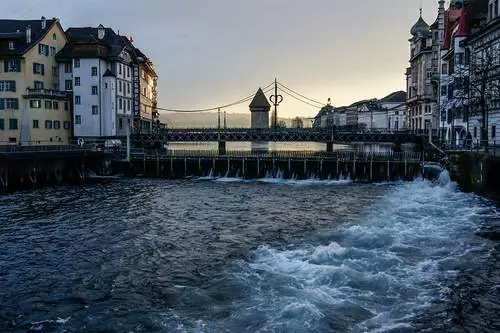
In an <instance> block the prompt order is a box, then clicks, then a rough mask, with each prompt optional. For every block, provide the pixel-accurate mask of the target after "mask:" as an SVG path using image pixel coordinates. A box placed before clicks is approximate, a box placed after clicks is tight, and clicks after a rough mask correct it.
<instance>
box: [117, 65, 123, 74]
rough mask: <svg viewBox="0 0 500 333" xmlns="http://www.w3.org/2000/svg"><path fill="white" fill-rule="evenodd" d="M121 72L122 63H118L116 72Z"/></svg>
mask: <svg viewBox="0 0 500 333" xmlns="http://www.w3.org/2000/svg"><path fill="white" fill-rule="evenodd" d="M121 73H122V64H118V74H121Z"/></svg>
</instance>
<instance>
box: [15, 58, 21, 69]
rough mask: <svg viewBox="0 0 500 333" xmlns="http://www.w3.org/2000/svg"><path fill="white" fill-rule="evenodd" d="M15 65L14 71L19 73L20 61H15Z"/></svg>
mask: <svg viewBox="0 0 500 333" xmlns="http://www.w3.org/2000/svg"><path fill="white" fill-rule="evenodd" d="M15 63H16V71H17V72H20V71H21V60H19V59H17V60H15Z"/></svg>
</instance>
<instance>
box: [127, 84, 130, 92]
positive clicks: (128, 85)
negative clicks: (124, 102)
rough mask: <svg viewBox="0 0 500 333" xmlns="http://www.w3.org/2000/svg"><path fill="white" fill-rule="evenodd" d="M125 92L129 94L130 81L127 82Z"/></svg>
mask: <svg viewBox="0 0 500 333" xmlns="http://www.w3.org/2000/svg"><path fill="white" fill-rule="evenodd" d="M127 94H130V83H127Z"/></svg>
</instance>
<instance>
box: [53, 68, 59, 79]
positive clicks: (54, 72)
mask: <svg viewBox="0 0 500 333" xmlns="http://www.w3.org/2000/svg"><path fill="white" fill-rule="evenodd" d="M57 74H58V73H57V67H56V66H52V76H54V77H57Z"/></svg>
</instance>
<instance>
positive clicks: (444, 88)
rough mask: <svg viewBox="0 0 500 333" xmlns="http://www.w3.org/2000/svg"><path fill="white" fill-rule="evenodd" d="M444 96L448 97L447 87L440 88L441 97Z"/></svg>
mask: <svg viewBox="0 0 500 333" xmlns="http://www.w3.org/2000/svg"><path fill="white" fill-rule="evenodd" d="M446 95H448V86H447V85H443V86H441V96H446Z"/></svg>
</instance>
